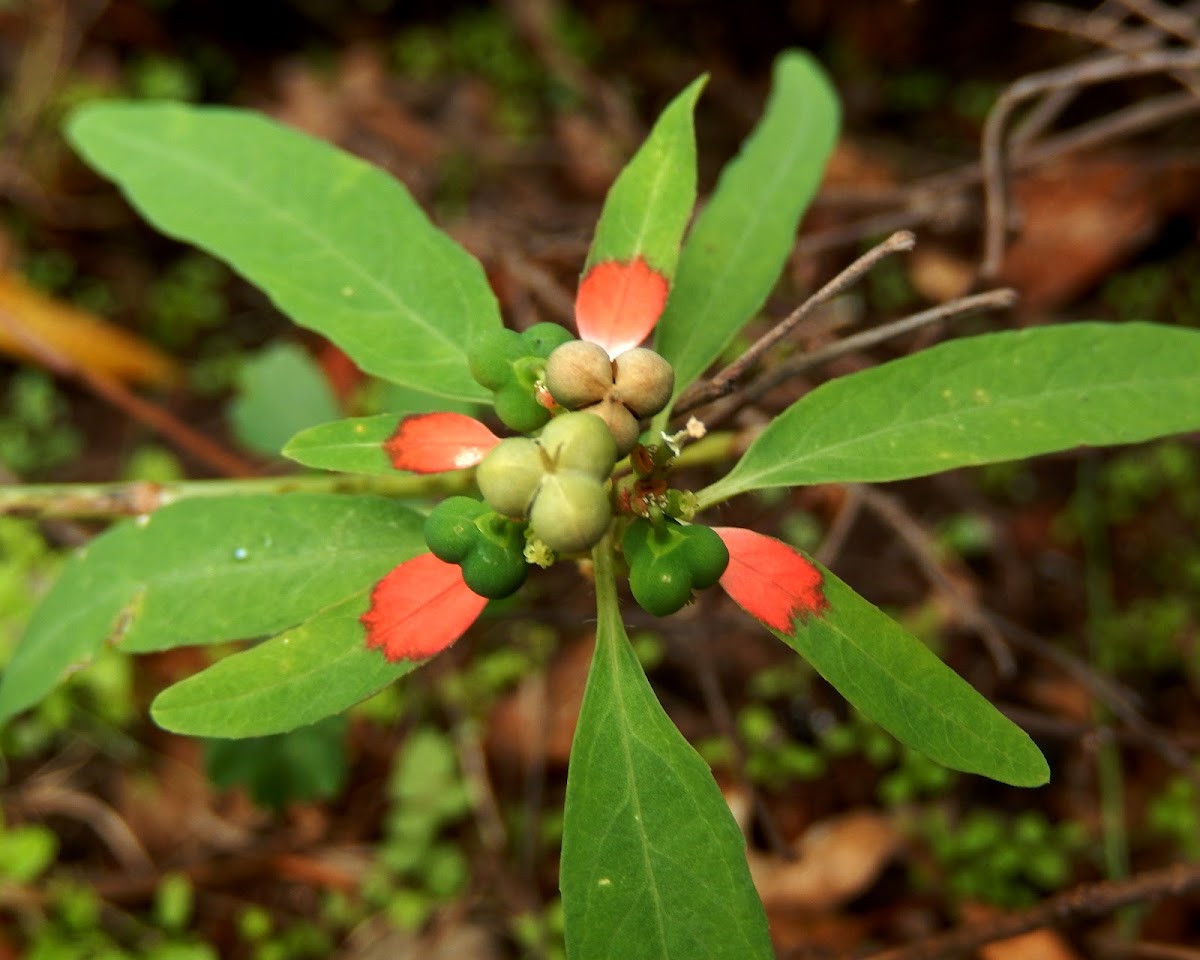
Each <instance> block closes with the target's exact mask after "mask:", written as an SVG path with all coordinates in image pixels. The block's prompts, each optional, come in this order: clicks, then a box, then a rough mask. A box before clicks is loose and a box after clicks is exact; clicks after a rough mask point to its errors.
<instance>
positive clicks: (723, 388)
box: [673, 230, 917, 415]
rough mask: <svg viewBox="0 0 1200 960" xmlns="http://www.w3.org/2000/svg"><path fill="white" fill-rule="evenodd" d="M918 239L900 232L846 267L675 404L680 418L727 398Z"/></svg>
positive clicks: (905, 232) (912, 245) (689, 390)
mask: <svg viewBox="0 0 1200 960" xmlns="http://www.w3.org/2000/svg"><path fill="white" fill-rule="evenodd" d="M916 243H917V238H916V237H914V236H913V235H912V234H911V233H909V232H908V231H907V230H898V231H897V232H896V233H893V234H892V235H891V236H890V237H888V238H887V239H886V240H884V241H883V242H882V243H880V244H877V245H876V246H874V247H872V248H871V249H870V250H868V251H867V252H866V253H864V254H863V255H862V256H861V257H859V258H858V259H857V260H855V261H854V262H853V263H852V264H850V266H848V267H846V269H845V270H843V271H842V272H841V273H839V274H838V275H837V276H835V277H834V278H833V279H832V280H830V281H829V282H828V283H827V284H825V286H823V287H821V289H820V290H818V291H817V292H816V293H814V294H813V295H812V296H811V297H809V298H808V299H807V300H805V301H804V302H803V303H802V304H800V306H798V307H797V308H796V309H795V310H793V311H792V312H791V313H789V314H788V315H787V316H786V317H784V318H783V319H782V320H781V321H779V323H777V324H775V326H773V327H772V328H771V329H770V330H768V331H767V332H766V333H764V334H763V335H762V336H761V337H759V338H758V340H756V341H755V342H754V343H753V344H751V345H750V347H749V348H748V349H747V350H746V352H745V353H743V354H742V355H741V356H740V357H738V358H737V359H736V360H734V361H733V363H731V364H729V365H728V366H727V367H725V369H724V370H722V371H720V372H719V373H717V374H716V375H715V376H713V377H712V378H711V379H709V380H707V381H705V382H704V383H699V384H696V385H695V386H693V387H691V388H690V389H688V391H687V392H686V393H685V394H684V395H683V396H682V397H680V398H679V403H677V404H676V405H675V408H674V411H673V412H674V413H675V414H676V415H678V414H682V413H686V412H687V411H689V410H694V409H696V408H697V407H699V406H702V405H703V404H705V403H708V402H710V401H712V400H716V399H717V398H719V397H724V396H726V395H728V394H729V393H731V392H732V391H733V389H734V387H735V385H736V384H737V382H738V381H739V380H741V379H742V377H743V376H745V374H746V372H747V371H748V370H749V369H750V368H751V367H752V366H754V364H756V363H758V361H759V360H761V359H762V357H763V355H764V354H765V353H766V352H767V351H768V350H770V349H771V348H772V347H773V346H775V344H777V343H779V341H780V340H782V339H783V338H784V337H786V336H787V335H788V334H789V333H791V332H792V330H794V329H795V328H796V325H797V324H799V323H800V321H801V320H803V319H804V318H805V317H807V316H808V315H809V314H811V313H812V312H813V311H814V310H815V309H816V308H817V307H819V306H820V305H821V304H823V303H826V302H828V301H829V300H831V299H833V298H834V297H836V296H837V295H838V294H839V293H841V292H842V291H843V290H845V289H846V288H847V287H850V286H852V285H853V284H855V283H857V282H858V281H859V279H861V278H862V276H863V275H864V274H865V273H867V271H869V270H870V269H871V268H872V267H874V266H875V265H876V264H877V263H879V262H880V261H881V260H883V259H884V258H886V257H889V256H891V255H892V254H893V253H899V252H900V251H902V250H911V249H912V248H913V247H915V246H916Z"/></svg>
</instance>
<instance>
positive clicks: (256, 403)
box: [229, 343, 340, 456]
mask: <svg viewBox="0 0 1200 960" xmlns="http://www.w3.org/2000/svg"><path fill="white" fill-rule="evenodd" d="M238 386H239V392H238V394H237V396H236V397H234V400H233V402H232V404H231V405H230V409H229V417H230V420H231V422H232V424H233V428H234V432H235V433H236V434H237V437H238V439H239V440H240V441H241V442H242V443H243V444H245V445H246V446H247V447H249V448H250V449H251V450H254V451H256V452H258V453H265V454H268V455H270V456H276V455H277V454H278V453H279V449H280V447H282V446H283V445H284V444H285V443H287V441H288V439H289V438H290V437H291V436H292V435H293V434H295V433H296V432H297V431H299V430H303V429H304V428H305V427H311V426H313V425H315V424H318V423H324V422H326V421H327V420H333V419H336V418H337V416H338V414H339V412H340V411H339V410H338V404H337V398H336V397H335V396H334V395H333V390H332V389H331V388H330V386H329V381H328V380H326V379H325V377H324V375H323V374H322V373H321V368H320V367H319V366H317V363H316V361H315V360H313V359H312V357H310V356H309V355H308V353H306V352H305V351H304V350H302V349H301V348H300V347H298V346H296V345H295V344H294V343H277V344H273V345H271V346H269V347H266V348H265V349H263V350H261V351H259V353H258V354H257V355H256V356H254V357H252V358H251V359H250V360H248V361H247V362H246V363H245V365H244V366H243V367H242V369H241V371H240V373H239V375H238Z"/></svg>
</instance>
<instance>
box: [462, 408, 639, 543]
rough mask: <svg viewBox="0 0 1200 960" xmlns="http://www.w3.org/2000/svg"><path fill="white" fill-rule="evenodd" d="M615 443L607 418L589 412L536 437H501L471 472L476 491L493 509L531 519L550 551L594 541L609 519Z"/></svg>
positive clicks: (562, 419)
mask: <svg viewBox="0 0 1200 960" xmlns="http://www.w3.org/2000/svg"><path fill="white" fill-rule="evenodd" d="M616 462H617V445H616V444H615V443H614V442H613V438H612V434H611V433H610V432H609V430H608V428H607V427H606V426H605V425H604V421H602V420H600V419H599V418H598V417H593V416H591V415H590V414H586V413H564V414H560V415H559V416H557V417H555V418H554V419H553V420H551V421H550V422H549V423H548V424H546V426H545V428H544V429H543V430H542V432H541V435H540V436H539V437H538V438H537V439H536V440H531V439H529V438H527V437H513V438H511V439H509V440H501V441H500V443H498V444H497V445H496V446H495V447H493V448H492V450H491V452H490V453H489V454H488V455H487V456H486V457H484V459H483V462H482V463H481V464H479V469H478V470H477V471H476V473H475V480H476V482H477V483H478V484H479V492H480V493H481V494H483V499H484V500H485V501H487V503H488V505H489V506H490V507H491V508H492V509H493V510H495V511H496V512H497V513H501V514H504V515H505V516H507V517H513V518H515V519H521V520H523V519H526V518H528V520H529V529H530V530H531V531H532V533H533V534H534V536H536V537H537V538H538V539H539V540H541V541H542V543H544V544H545V545H546V546H547V547H549V548H550V549H551V550H553V551H554V552H555V553H578V552H579V551H581V550H587V549H589V548H590V547H593V546H595V545H596V544H597V543H598V542H599V541H600V538H601V537H602V536H604V531H605V530H607V529H608V524H609V521H611V520H612V505H611V503H610V502H609V496H608V491H607V490H606V489H605V483H606V481H607V480H608V477H609V474H611V473H612V470H613V467H614V466H615V465H616Z"/></svg>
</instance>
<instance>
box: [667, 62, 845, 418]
mask: <svg viewBox="0 0 1200 960" xmlns="http://www.w3.org/2000/svg"><path fill="white" fill-rule="evenodd" d="M838 118H839V109H838V102H837V97H836V95H835V94H834V92H833V89H832V87H831V86H830V84H829V80H828V79H827V78H826V76H825V74H824V72H823V71H822V70H821V68H820V67H818V66H817V64H816V63H815V62H814V61H813V60H812V59H811V58H810V57H808V56H807V55H806V54H803V53H797V52H788V53H784V54H783V55H782V56H780V57H779V59H778V60H776V62H775V72H774V77H773V82H772V86H771V95H770V98H769V99H768V101H767V105H766V109H765V110H764V112H763V116H762V119H761V120H759V122H758V125H757V126H756V127H755V128H754V130H753V132H752V133H751V134H750V136H749V137H748V138H747V140H746V142H745V143H744V144H743V145H742V150H741V152H740V153H739V154H738V156H737V157H736V158H735V159H734V160H733V161H732V162H731V163H729V164H728V165H727V166H726V167H725V169H724V171H723V172H722V173H721V177H720V179H719V180H718V182H717V187H716V190H715V191H714V192H713V195H712V198H711V199H710V200H709V202H708V203H707V205H705V207H704V209H703V210H702V211H701V212H700V214H699V216H697V217H696V222H695V224H694V225H693V227H692V230H691V233H690V234H688V238H687V242H686V243H685V244H684V247H683V254H682V256H681V258H680V261H679V271H678V273H677V275H676V277H675V285H674V288H673V289H672V291H671V297H670V299H669V300H668V302H667V308H666V310H665V312H664V313H663V316H662V318H661V319H660V320H659V323H658V331H657V334H656V338H655V349H656V350H658V352H659V353H661V354H662V355H663V356H664V357H666V359H667V360H669V361H670V362H671V364H672V365H673V366H674V367H675V395H676V396H678V395H679V394H680V393H681V392H682V391H683V390H684V389H685V388H686V387H687V386H688V385H689V384H691V383H692V381H694V380H695V379H696V378H697V377H698V376H699V375H700V374H701V373H703V372H704V370H705V368H707V367H708V365H709V364H710V363H712V362H713V361H714V360H715V359H716V358H717V357H719V356H720V355H721V352H722V351H723V350H724V349H725V347H726V346H728V345H729V343H730V341H731V340H732V339H733V338H734V336H736V334H737V332H738V330H740V329H741V328H742V326H743V324H745V323H746V321H747V320H749V319H750V318H751V317H752V316H753V315H754V313H755V312H756V311H757V310H758V309H759V308H760V307H761V306H762V305H763V303H764V301H765V300H766V298H767V295H768V294H769V293H770V292H771V289H772V287H774V286H775V282H776V281H777V280H778V279H779V274H780V272H781V271H782V270H783V266H784V264H785V263H786V262H787V258H788V255H789V254H790V253H791V250H792V246H793V245H794V243H795V240H796V229H797V227H798V225H799V223H800V217H801V216H802V215H803V213H804V211H805V209H806V208H807V207H808V204H809V202H810V201H811V200H812V197H813V194H815V193H816V190H817V186H818V184H819V183H820V181H821V175H822V173H823V172H824V169H825V162H826V160H827V159H828V157H829V154H830V152H831V151H832V149H833V145H834V141H835V139H836V137H837V130H838ZM669 409H670V407H669V406H668V408H667V410H664V411H663V413H662V414H661V415H660V417H659V420H658V421H656V423H665V422H666V418H667V413H668V411H669Z"/></svg>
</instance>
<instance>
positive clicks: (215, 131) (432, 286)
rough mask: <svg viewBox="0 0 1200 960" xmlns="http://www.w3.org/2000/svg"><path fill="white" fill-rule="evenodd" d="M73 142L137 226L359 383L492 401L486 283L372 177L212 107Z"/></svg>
mask: <svg viewBox="0 0 1200 960" xmlns="http://www.w3.org/2000/svg"><path fill="white" fill-rule="evenodd" d="M67 133H68V136H69V138H70V140H71V142H72V143H73V144H74V145H75V147H76V148H77V149H78V150H79V152H80V153H81V154H82V155H83V157H84V158H85V159H86V160H87V161H88V163H90V164H91V165H92V166H93V167H95V168H96V169H97V170H99V171H100V172H101V173H103V174H104V175H105V176H107V177H109V178H111V179H113V180H115V181H116V182H117V183H118V184H119V185H120V187H121V188H122V190H123V191H124V192H125V194H126V196H127V197H128V198H129V200H130V202H131V203H132V204H133V205H134V206H135V207H136V208H137V209H138V211H139V212H140V213H141V214H142V215H143V216H144V217H146V219H147V220H149V221H150V222H151V223H153V224H154V225H155V226H156V227H158V228H159V229H160V230H162V231H163V232H164V233H167V234H170V235H171V236H174V237H178V238H179V239H181V240H186V241H188V242H190V243H194V244H195V245H196V246H198V247H201V248H203V249H205V250H207V251H209V252H210V253H212V254H214V255H215V256H218V257H220V258H221V259H223V260H225V261H227V262H228V263H229V264H230V265H231V266H233V267H234V269H236V270H237V271H238V272H239V273H241V274H242V275H243V276H244V277H245V278H246V279H247V280H249V281H250V282H251V283H254V284H256V285H257V286H259V287H261V288H262V289H263V290H264V291H266V293H268V294H269V295H270V297H271V298H272V299H273V300H274V301H275V303H276V304H277V305H278V306H279V308H280V309H281V310H282V311H283V312H284V313H286V314H288V316H290V317H291V318H292V319H293V320H295V321H296V322H297V323H299V324H301V325H303V326H306V327H309V328H311V329H313V330H316V331H318V332H320V333H322V334H324V335H325V336H327V337H329V339H331V340H332V341H334V342H335V343H336V344H337V345H338V346H340V347H341V348H342V349H343V350H345V351H346V353H347V354H349V355H350V356H351V357H352V358H353V359H354V360H355V362H357V363H358V365H359V366H360V367H361V368H362V369H363V370H365V371H367V372H369V373H373V374H376V375H378V376H380V377H383V378H385V379H388V380H392V381H394V382H396V383H400V384H404V385H407V386H411V387H414V388H417V389H419V390H423V391H425V392H427V393H433V394H438V395H440V396H446V397H458V398H464V399H468V400H483V399H486V397H487V394H486V392H485V391H484V390H483V389H482V388H481V387H480V386H479V385H478V384H477V383H476V382H475V381H474V379H473V378H472V377H471V374H470V371H469V370H468V369H467V361H466V354H465V351H466V347H467V344H468V343H469V342H470V341H471V339H472V338H473V337H474V336H475V335H477V334H479V333H482V332H484V331H487V330H492V329H495V328H496V327H498V326H500V316H499V310H498V308H497V305H496V300H495V297H494V296H493V295H492V292H491V290H490V289H489V287H488V284H487V280H486V278H485V277H484V274H483V270H482V268H481V267H480V265H479V264H478V262H476V261H475V259H474V258H472V257H471V256H470V255H469V254H468V253H467V252H466V251H464V250H463V249H462V248H461V247H459V246H458V245H457V244H456V243H454V242H453V241H452V240H451V239H450V238H449V237H447V236H446V235H445V234H443V233H441V232H440V231H439V230H437V229H435V228H434V227H433V225H432V224H430V222H429V220H428V218H427V217H426V216H425V214H424V213H423V212H422V210H421V208H420V207H419V206H418V205H417V204H416V203H415V202H414V201H413V199H412V197H411V196H410V195H409V193H408V191H407V190H405V188H404V187H403V186H402V185H401V184H399V183H398V182H397V181H395V180H393V179H392V178H391V177H389V176H388V175H387V174H385V173H383V172H382V171H381V170H378V169H376V168H374V167H372V166H370V165H369V164H367V163H364V162H363V161H362V160H359V159H357V158H355V157H352V156H350V155H349V154H346V153H343V152H342V151H340V150H338V149H336V148H335V147H333V146H331V145H329V144H327V143H322V142H320V141H318V140H314V139H312V138H311V137H308V136H306V135H304V134H302V133H299V132H297V131H295V130H291V129H289V128H287V127H284V126H282V125H280V124H278V123H275V122H273V121H271V120H268V119H267V118H265V117H261V116H257V115H255V114H251V113H245V112H241V111H237V110H230V109H222V108H210V107H191V106H186V105H183V104H164V103H98V104H90V105H88V106H86V107H83V108H82V109H80V110H79V111H77V112H76V113H75V114H74V116H73V117H72V118H71V121H70V123H69V125H68V129H67Z"/></svg>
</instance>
